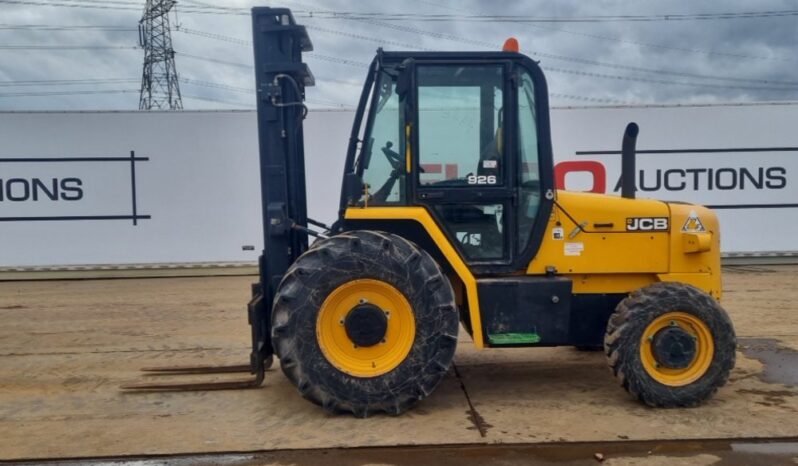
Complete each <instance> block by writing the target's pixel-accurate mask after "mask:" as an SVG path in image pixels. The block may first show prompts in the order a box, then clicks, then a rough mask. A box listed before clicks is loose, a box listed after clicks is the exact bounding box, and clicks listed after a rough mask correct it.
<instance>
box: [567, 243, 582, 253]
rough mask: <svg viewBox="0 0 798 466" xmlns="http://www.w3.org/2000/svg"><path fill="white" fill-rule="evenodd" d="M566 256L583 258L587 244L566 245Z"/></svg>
mask: <svg viewBox="0 0 798 466" xmlns="http://www.w3.org/2000/svg"><path fill="white" fill-rule="evenodd" d="M564 246H565V255H566V256H581V255H582V251H584V250H585V243H564Z"/></svg>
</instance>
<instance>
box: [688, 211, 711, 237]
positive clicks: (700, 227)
mask: <svg viewBox="0 0 798 466" xmlns="http://www.w3.org/2000/svg"><path fill="white" fill-rule="evenodd" d="M682 231H687V232H691V233H692V232H697V231H707V230H706V228H704V224H703V223H701V219H700V218H698V214H697V213H696V211H695V210H691V211H690V215H689V216H688V217H687V221H686V222H684V226H683V227H682Z"/></svg>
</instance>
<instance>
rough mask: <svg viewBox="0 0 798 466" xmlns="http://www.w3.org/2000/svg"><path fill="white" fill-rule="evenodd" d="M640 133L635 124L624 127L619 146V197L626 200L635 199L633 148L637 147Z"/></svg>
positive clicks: (635, 172)
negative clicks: (621, 141)
mask: <svg viewBox="0 0 798 466" xmlns="http://www.w3.org/2000/svg"><path fill="white" fill-rule="evenodd" d="M639 132H640V127H639V126H637V123H634V122H632V123H629V124H628V125H626V131H624V133H623V143H622V145H621V197H625V198H627V199H634V198H635V191H637V188H636V187H635V178H636V176H637V175H636V174H637V171H636V168H635V147H636V146H637V133H639Z"/></svg>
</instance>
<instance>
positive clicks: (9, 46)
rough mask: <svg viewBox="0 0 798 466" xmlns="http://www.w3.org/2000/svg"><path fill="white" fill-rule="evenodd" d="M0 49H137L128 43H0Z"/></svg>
mask: <svg viewBox="0 0 798 466" xmlns="http://www.w3.org/2000/svg"><path fill="white" fill-rule="evenodd" d="M0 50H139V48H138V47H134V46H130V45H0Z"/></svg>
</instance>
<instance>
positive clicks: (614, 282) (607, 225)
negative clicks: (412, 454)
mask: <svg viewBox="0 0 798 466" xmlns="http://www.w3.org/2000/svg"><path fill="white" fill-rule="evenodd" d="M692 213H695V214H697V216H698V217H699V218H700V219H701V222H702V224H703V226H704V227H705V229H706V233H708V234H709V235H710V239H709V249H708V250H703V249H701V250H698V251H691V250H689V249H685V244H689V242H687V243H686V242H685V239H684V236H685V234H693V233H691V232H683V231H682V227H683V225H684V224H685V222H687V220H688V218H689V216H690V215H691V214H692ZM633 217H641V218H661V217H667V218H668V219H669V231H641V232H629V231H627V230H626V221H627V219H628V218H633ZM344 218H345V219H347V220H414V221H416V222H418V223H420V224H421V225H422V226H423V227H424V229H425V230H426V231H427V234H429V235H430V237H431V238H432V239H433V241H435V243H436V244H437V245H438V247H439V248H440V250H441V252H442V253H443V255H444V256H445V257H446V260H447V261H448V262H449V264H450V265H451V266H452V268H453V269H454V271H455V273H457V276H458V277H459V278H460V281H462V283H463V285H464V286H465V294H466V299H467V301H468V309H469V318H470V321H471V328H472V331H473V334H472V338H473V339H474V344H475V345H476V347H477V348H484V347H485V342H484V339H483V335H482V319H481V317H480V311H479V300H478V297H477V284H476V279H475V277H474V275H473V274H472V273H471V270H470V269H469V268H468V266H467V265H466V264H465V261H464V260H463V258H462V257H460V255H459V254H458V252H457V251H456V250H455V248H454V246H453V245H452V244H451V243H450V241H449V239H448V238H447V237H446V235H444V233H443V231H442V230H441V228H440V227H439V226H438V224H437V223H436V222H435V220H433V218H432V216H431V215H430V214H429V212H427V210H426V209H425V208H424V207H418V206H416V207H406V206H397V207H368V208H359V207H350V208H348V209H347V210H346V213H345V216H344ZM580 225H584V226H583V227H580ZM554 228H562V229H563V231H564V237H562V238H560V239H556V238H555V237H554V235H553V229H554ZM719 231H720V229H719V226H718V220H717V216H716V215H715V214H714V213H713V212H712V211H710V210H709V209H707V208H705V207H702V206H698V205H690V204H673V203H670V204H669V203H665V202H662V201H657V200H652V199H624V198H621V197H617V196H607V195H601V194H592V193H573V192H567V191H558V192H557V205H555V206H554V208H553V209H552V213H551V216H550V217H549V221H548V223H547V225H546V231H545V232H544V235H543V240H542V241H541V245H540V248H539V250H538V252H537V254H536V255H535V257H534V258H533V259H532V261H531V262H530V263H529V265H528V266H527V267H526V270H525V271H519V272H518V273H523V272H525V273H526V274H528V275H544V274H546V273H547V268H548V267H555V268H556V270H557V273H558V274H560V275H562V276H566V277H569V278H571V279H572V280H573V292H574V294H604V293H631V292H632V291H634V290H637V289H640V288H642V287H644V286H648V285H651V284H653V283H656V282H659V281H663V282H667V281H672V282H680V283H686V284H689V285H693V286H695V287H697V288H699V289H701V290H703V291H705V292H707V293H709V294H710V295H712V296H713V297H714V298H715V299H718V300H719V299H720V297H721V274H720V234H719ZM565 243H582V245H581V246H582V248H581V249H580V248H577V249H579V254H574V253H573V250H571V254H574V255H571V254H566V247H565Z"/></svg>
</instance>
